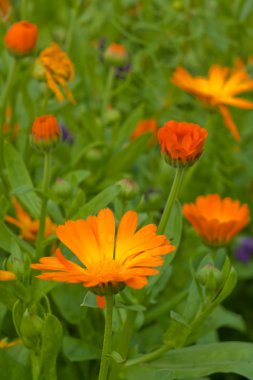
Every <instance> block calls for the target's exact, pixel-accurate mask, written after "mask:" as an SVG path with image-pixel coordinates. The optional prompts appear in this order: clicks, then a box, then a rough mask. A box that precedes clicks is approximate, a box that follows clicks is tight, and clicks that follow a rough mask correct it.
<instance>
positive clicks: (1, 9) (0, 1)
mask: <svg viewBox="0 0 253 380" xmlns="http://www.w3.org/2000/svg"><path fill="white" fill-rule="evenodd" d="M10 11H11V5H10V1H9V0H0V21H7V20H8V18H9V14H10Z"/></svg>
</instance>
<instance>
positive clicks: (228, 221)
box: [183, 194, 249, 245]
mask: <svg viewBox="0 0 253 380" xmlns="http://www.w3.org/2000/svg"><path fill="white" fill-rule="evenodd" d="M183 214H184V216H185V217H186V219H187V220H188V221H189V222H190V223H191V224H192V225H193V227H194V229H195V230H196V231H197V232H198V233H199V235H200V236H202V237H203V239H204V240H205V241H206V242H207V243H209V244H214V245H223V244H226V243H228V242H229V241H230V240H231V239H232V238H233V237H234V236H235V235H236V234H237V233H238V232H239V231H241V230H242V229H243V228H244V227H245V226H246V225H247V224H248V223H249V207H248V205H247V204H243V205H241V204H240V202H239V201H237V200H234V201H233V200H232V199H231V198H224V199H221V197H220V196H219V195H218V194H211V195H206V196H199V197H197V199H196V201H195V203H190V204H185V205H184V206H183Z"/></svg>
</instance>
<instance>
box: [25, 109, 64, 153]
mask: <svg viewBox="0 0 253 380" xmlns="http://www.w3.org/2000/svg"><path fill="white" fill-rule="evenodd" d="M60 138H61V129H60V127H59V124H58V121H57V120H56V118H55V117H54V116H53V115H43V116H39V117H36V119H35V120H34V123H33V126H32V131H31V142H32V144H33V145H34V147H35V148H38V149H39V150H42V151H49V150H52V149H53V148H55V146H56V145H57V144H58V142H59V140H60Z"/></svg>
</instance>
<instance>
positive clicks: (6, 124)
mask: <svg viewBox="0 0 253 380" xmlns="http://www.w3.org/2000/svg"><path fill="white" fill-rule="evenodd" d="M11 115H12V109H11V108H10V107H8V108H7V109H6V113H5V122H4V124H3V127H2V128H3V132H4V134H6V135H8V134H9V133H10V132H11V126H10V123H11ZM19 128H20V127H19V124H15V125H14V126H13V131H12V136H11V137H12V138H13V139H14V140H16V138H17V136H18V132H19Z"/></svg>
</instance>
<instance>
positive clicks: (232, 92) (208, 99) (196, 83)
mask: <svg viewBox="0 0 253 380" xmlns="http://www.w3.org/2000/svg"><path fill="white" fill-rule="evenodd" d="M172 82H173V83H174V84H175V85H176V86H178V87H180V88H182V89H183V90H185V91H186V92H189V93H190V94H193V95H195V96H196V97H197V98H198V99H200V100H201V101H202V102H203V103H205V104H207V105H209V106H212V107H215V108H216V109H217V110H218V111H219V112H220V113H221V115H222V117H223V121H224V124H225V126H226V127H227V128H228V129H229V130H230V132H231V133H232V135H233V136H234V138H235V139H236V140H240V135H239V132H238V129H237V127H236V125H235V123H234V121H233V119H232V117H231V115H230V112H229V110H228V108H227V107H226V106H234V107H238V108H243V109H252V108H253V102H250V101H249V100H246V99H242V98H237V97H236V95H238V94H241V93H243V92H246V91H250V90H252V89H253V80H251V79H250V78H249V76H248V74H247V73H246V71H245V68H244V65H243V63H242V62H241V61H240V60H238V61H237V63H236V65H235V68H234V69H233V70H230V69H229V68H228V67H222V66H219V65H213V66H212V67H211V68H210V70H209V72H208V77H207V78H205V77H200V76H197V77H193V76H192V75H191V74H189V73H188V72H187V71H186V70H185V69H184V68H183V67H178V68H177V70H176V71H175V72H174V74H173V77H172Z"/></svg>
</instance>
